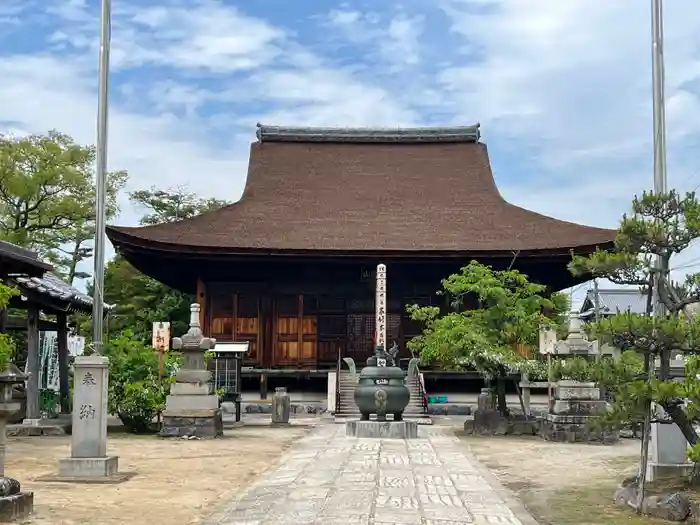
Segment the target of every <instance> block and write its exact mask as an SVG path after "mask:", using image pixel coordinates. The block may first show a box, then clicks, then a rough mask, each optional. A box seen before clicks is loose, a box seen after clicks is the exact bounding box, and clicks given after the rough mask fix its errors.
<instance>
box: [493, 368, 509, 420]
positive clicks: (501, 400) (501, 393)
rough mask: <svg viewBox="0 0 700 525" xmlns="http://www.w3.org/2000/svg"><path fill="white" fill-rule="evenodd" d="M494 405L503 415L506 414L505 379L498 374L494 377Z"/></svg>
mask: <svg viewBox="0 0 700 525" xmlns="http://www.w3.org/2000/svg"><path fill="white" fill-rule="evenodd" d="M496 406H497V407H498V411H499V412H500V413H501V415H502V416H503V417H506V416H507V415H508V407H507V405H506V379H505V377H503V376H498V378H497V379H496Z"/></svg>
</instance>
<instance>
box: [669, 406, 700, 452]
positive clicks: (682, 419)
mask: <svg viewBox="0 0 700 525" xmlns="http://www.w3.org/2000/svg"><path fill="white" fill-rule="evenodd" d="M661 406H662V407H663V409H664V410H665V411H666V413H667V414H668V415H669V416H671V419H672V420H673V422H674V423H675V424H676V425H678V428H680V429H681V432H682V433H683V436H685V439H686V440H688V443H690V444H691V445H697V443H698V442H699V441H700V436H698V433H697V432H696V431H695V428H693V423H692V421H690V419H688V416H687V415H686V414H685V412H684V411H683V408H682V407H680V406H679V405H677V404H675V403H668V404H664V403H661Z"/></svg>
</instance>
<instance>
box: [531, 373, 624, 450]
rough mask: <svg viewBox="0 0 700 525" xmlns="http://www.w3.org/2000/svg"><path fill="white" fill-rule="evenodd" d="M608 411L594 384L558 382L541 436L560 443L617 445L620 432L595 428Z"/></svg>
mask: <svg viewBox="0 0 700 525" xmlns="http://www.w3.org/2000/svg"><path fill="white" fill-rule="evenodd" d="M606 410H607V403H606V402H605V401H602V400H601V399H600V390H599V389H598V388H597V387H596V386H595V383H583V382H580V381H570V380H561V381H558V382H557V383H556V387H555V389H554V400H553V402H552V403H551V405H550V409H549V412H548V413H547V415H546V416H545V418H544V421H543V422H542V430H541V432H542V437H543V438H544V439H546V440H547V441H556V442H559V443H601V444H604V445H608V444H613V443H617V441H618V440H619V432H617V431H612V430H606V429H601V428H598V427H597V426H596V425H595V418H596V417H598V416H600V415H601V414H603V413H604V412H605V411H606Z"/></svg>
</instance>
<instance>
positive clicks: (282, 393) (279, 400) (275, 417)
mask: <svg viewBox="0 0 700 525" xmlns="http://www.w3.org/2000/svg"><path fill="white" fill-rule="evenodd" d="M290 412H291V400H290V398H289V394H287V389H286V388H284V387H277V388H275V395H274V396H272V424H273V425H288V424H289V414H290Z"/></svg>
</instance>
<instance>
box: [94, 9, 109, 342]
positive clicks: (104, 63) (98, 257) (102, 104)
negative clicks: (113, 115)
mask: <svg viewBox="0 0 700 525" xmlns="http://www.w3.org/2000/svg"><path fill="white" fill-rule="evenodd" d="M111 17H112V2H111V0H102V11H101V14H100V24H101V27H100V63H99V87H98V91H99V92H98V98H97V155H96V159H95V164H96V167H95V175H96V179H97V181H96V201H97V202H96V205H95V272H94V276H93V279H94V286H93V301H92V344H93V345H94V346H93V349H94V352H95V354H97V355H101V354H102V337H103V334H102V328H103V327H102V323H103V322H104V320H103V317H104V312H103V309H104V272H105V194H106V190H107V188H106V186H107V120H108V112H107V109H108V106H109V50H110V41H111V37H112V35H111V33H112V29H111V25H112V24H111Z"/></svg>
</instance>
